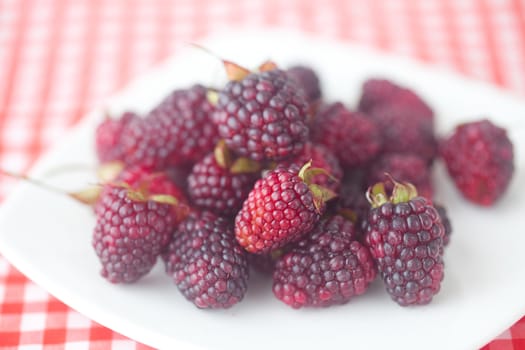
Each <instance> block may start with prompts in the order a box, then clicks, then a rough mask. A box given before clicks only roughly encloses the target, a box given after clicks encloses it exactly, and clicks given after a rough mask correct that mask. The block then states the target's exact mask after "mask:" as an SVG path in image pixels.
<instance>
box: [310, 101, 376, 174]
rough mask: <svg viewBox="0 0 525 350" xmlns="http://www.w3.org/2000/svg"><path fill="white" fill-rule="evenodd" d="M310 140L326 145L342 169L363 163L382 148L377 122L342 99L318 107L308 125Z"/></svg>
mask: <svg viewBox="0 0 525 350" xmlns="http://www.w3.org/2000/svg"><path fill="white" fill-rule="evenodd" d="M311 131H312V141H314V142H316V143H319V144H322V145H324V146H326V147H327V148H328V149H329V150H331V151H332V152H333V153H334V154H335V155H336V157H337V158H338V159H339V162H340V164H341V166H342V167H343V168H344V169H348V168H355V167H358V166H362V165H364V164H366V163H368V162H369V161H370V160H372V159H373V158H374V157H375V156H376V155H377V154H378V153H379V151H380V150H381V138H380V133H379V130H378V128H377V126H376V124H375V123H374V122H373V121H371V120H370V118H368V117H366V116H365V115H364V114H361V113H359V112H350V111H349V110H348V109H346V108H345V106H344V105H343V104H342V103H339V102H338V103H334V104H331V105H326V106H323V107H321V109H320V110H319V112H318V114H317V115H316V117H315V119H314V121H313V124H312V126H311Z"/></svg>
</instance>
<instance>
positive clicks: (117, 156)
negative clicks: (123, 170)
mask: <svg viewBox="0 0 525 350" xmlns="http://www.w3.org/2000/svg"><path fill="white" fill-rule="evenodd" d="M138 118H139V117H138V116H137V115H136V114H135V113H132V112H126V113H124V114H122V116H121V117H120V118H118V119H111V118H106V119H105V120H104V121H103V122H102V123H100V124H99V125H98V127H97V130H96V133H95V147H96V151H97V156H98V160H99V161H100V162H101V163H105V162H111V161H116V160H123V158H124V155H123V151H122V141H121V135H122V133H123V131H124V128H126V126H127V125H128V124H129V123H131V122H132V121H133V120H135V119H138Z"/></svg>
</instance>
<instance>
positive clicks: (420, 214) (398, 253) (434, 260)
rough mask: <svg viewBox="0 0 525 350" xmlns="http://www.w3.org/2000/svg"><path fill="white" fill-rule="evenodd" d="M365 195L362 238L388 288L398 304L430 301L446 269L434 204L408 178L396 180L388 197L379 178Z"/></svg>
mask: <svg viewBox="0 0 525 350" xmlns="http://www.w3.org/2000/svg"><path fill="white" fill-rule="evenodd" d="M368 196H369V199H370V202H371V204H372V209H370V212H369V214H368V224H367V227H366V236H365V239H366V244H367V245H368V246H369V247H370V251H371V253H372V256H373V257H374V259H375V261H376V263H377V267H378V270H379V273H380V274H381V277H382V279H383V282H384V283H385V286H386V290H387V292H388V293H389V294H390V296H391V297H392V299H393V300H394V301H396V302H397V303H398V304H399V305H401V306H407V305H422V304H427V303H429V302H430V301H431V300H432V298H433V296H434V295H436V294H437V293H438V292H439V289H440V285H441V281H442V280H443V275H444V266H443V236H444V234H445V229H444V227H443V224H442V222H441V218H440V216H439V214H438V212H437V210H436V208H435V207H434V206H433V205H432V204H431V203H430V202H429V201H428V200H427V199H426V198H424V197H418V196H417V191H416V190H415V187H414V186H412V185H411V184H407V183H405V184H400V183H397V182H395V183H394V187H393V192H392V196H391V197H388V196H387V194H386V192H385V187H384V184H383V183H378V184H376V185H374V186H373V187H371V188H370V189H369V191H368Z"/></svg>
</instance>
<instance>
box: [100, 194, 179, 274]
mask: <svg viewBox="0 0 525 350" xmlns="http://www.w3.org/2000/svg"><path fill="white" fill-rule="evenodd" d="M96 213H97V215H96V219H97V222H96V226H95V229H94V232H93V239H92V245H93V248H94V249H95V252H96V254H97V256H98V258H99V260H100V262H101V264H102V270H101V274H102V276H103V277H104V278H106V279H107V280H108V281H110V282H112V283H131V282H135V281H137V280H138V279H139V278H141V277H142V276H144V275H146V274H147V273H148V272H149V271H150V270H151V269H152V268H153V266H154V265H155V262H156V261H157V257H158V256H159V255H160V252H161V251H162V250H163V249H164V248H165V247H166V246H167V244H168V243H169V239H170V237H171V233H172V231H173V229H174V228H175V225H176V220H177V216H176V215H175V214H174V210H173V207H172V205H170V204H165V203H159V202H156V201H153V200H142V201H139V200H136V199H132V196H131V195H130V190H129V189H127V188H122V187H118V186H114V185H106V186H105V188H104V190H103V191H102V196H101V198H100V199H99V202H98V203H97V211H96Z"/></svg>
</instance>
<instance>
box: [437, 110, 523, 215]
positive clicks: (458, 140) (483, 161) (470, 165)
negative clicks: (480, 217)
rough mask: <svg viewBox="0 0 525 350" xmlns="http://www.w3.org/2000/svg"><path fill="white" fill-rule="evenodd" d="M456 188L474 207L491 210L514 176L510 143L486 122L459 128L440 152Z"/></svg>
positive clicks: (502, 133)
mask: <svg viewBox="0 0 525 350" xmlns="http://www.w3.org/2000/svg"><path fill="white" fill-rule="evenodd" d="M440 153H441V156H442V157H443V160H444V161H445V164H446V166H447V169H448V173H449V174H450V176H451V177H452V179H453V180H454V183H455V184H456V187H457V188H458V189H459V190H460V191H461V193H463V195H464V196H465V197H466V198H467V199H469V200H471V201H472V202H474V203H477V204H481V205H485V206H491V205H493V204H494V203H495V202H496V201H497V200H498V199H499V198H500V197H501V196H502V195H503V193H505V191H506V189H507V187H508V186H509V183H510V180H511V178H512V174H513V173H514V152H513V146H512V142H511V141H510V140H509V138H508V136H507V133H506V131H505V129H502V128H500V127H498V126H496V125H494V124H492V123H491V122H490V121H488V120H481V121H477V122H471V123H466V124H462V125H459V126H458V127H457V128H456V130H455V131H454V133H453V134H452V136H450V137H449V138H448V139H447V140H445V141H443V143H442V144H441V150H440Z"/></svg>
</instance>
